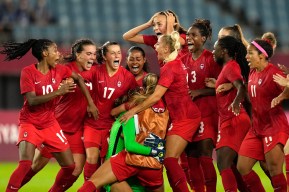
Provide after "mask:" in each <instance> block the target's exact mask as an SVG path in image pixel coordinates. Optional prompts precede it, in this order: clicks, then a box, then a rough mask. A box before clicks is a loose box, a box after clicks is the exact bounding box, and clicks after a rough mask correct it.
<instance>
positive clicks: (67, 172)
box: [49, 164, 75, 192]
mask: <svg viewBox="0 0 289 192" xmlns="http://www.w3.org/2000/svg"><path fill="white" fill-rule="evenodd" d="M74 169H75V164H72V165H69V166H67V167H61V169H60V170H59V172H58V174H57V176H56V179H55V182H54V184H53V186H52V187H51V188H50V189H49V192H60V191H64V189H67V185H70V186H71V185H72V184H73V183H72V184H71V182H72V180H73V179H74V178H75V176H74V175H72V173H73V171H74ZM70 186H69V187H70Z"/></svg>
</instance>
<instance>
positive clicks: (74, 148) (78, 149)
mask: <svg viewBox="0 0 289 192" xmlns="http://www.w3.org/2000/svg"><path fill="white" fill-rule="evenodd" d="M63 133H64V136H65V137H66V139H67V141H68V143H69V145H70V149H71V152H72V153H73V154H76V153H78V154H85V149H84V145H83V140H82V137H83V131H77V132H76V133H73V134H71V133H65V132H63ZM38 149H39V151H40V153H41V155H42V156H43V157H46V158H52V154H51V152H50V151H49V150H48V149H47V147H45V145H42V146H40V147H38Z"/></svg>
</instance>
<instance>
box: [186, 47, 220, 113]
mask: <svg viewBox="0 0 289 192" xmlns="http://www.w3.org/2000/svg"><path fill="white" fill-rule="evenodd" d="M182 61H183V62H184V64H185V66H186V68H187V71H188V85H189V89H190V90H198V89H207V87H206V84H205V79H206V78H215V79H217V78H218V75H219V73H220V71H221V67H220V66H219V65H218V64H217V63H216V62H215V61H214V58H213V54H212V52H210V51H208V50H206V49H204V51H203V52H202V54H201V56H200V57H199V58H198V59H196V60H194V59H193V58H192V54H188V55H186V56H185V57H183V58H182ZM194 103H195V104H196V105H197V106H198V107H199V110H200V111H201V113H202V117H207V116H210V115H212V114H214V113H216V112H217V105H216V96H213V95H212V96H201V97H197V98H195V99H194Z"/></svg>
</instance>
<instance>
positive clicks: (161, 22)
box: [153, 14, 167, 37]
mask: <svg viewBox="0 0 289 192" xmlns="http://www.w3.org/2000/svg"><path fill="white" fill-rule="evenodd" d="M153 30H154V32H155V34H156V35H157V36H158V37H159V36H160V35H163V34H165V33H166V32H167V17H166V16H165V15H161V14H159V15H157V16H155V18H154V19H153Z"/></svg>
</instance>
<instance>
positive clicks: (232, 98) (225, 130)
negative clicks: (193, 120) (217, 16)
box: [213, 36, 250, 191]
mask: <svg viewBox="0 0 289 192" xmlns="http://www.w3.org/2000/svg"><path fill="white" fill-rule="evenodd" d="M213 55H214V59H215V61H216V62H217V63H218V64H220V65H222V71H221V73H220V74H219V76H218V79H217V81H216V87H218V86H219V85H220V84H224V83H232V84H233V85H234V87H235V88H234V89H230V90H229V91H226V92H220V93H217V95H216V96H217V106H218V113H219V134H218V139H217V146H216V152H217V165H218V169H219V171H220V174H221V177H222V182H223V186H224V189H225V191H237V182H236V179H235V176H234V173H233V170H232V168H231V166H232V164H233V161H234V159H235V158H236V157H237V155H238V152H239V148H240V146H241V143H242V141H243V139H244V137H245V135H246V133H247V131H248V129H249V128H250V117H249V116H248V114H247V113H246V111H245V109H244V107H243V104H242V102H243V100H244V98H247V97H246V93H247V92H246V88H245V85H244V79H243V76H242V74H246V73H247V72H242V69H241V67H240V66H243V65H244V63H245V62H246V61H244V60H245V55H246V48H245V46H244V45H243V44H242V43H241V42H240V41H238V40H237V39H235V38H234V37H231V36H226V37H222V38H221V39H219V40H218V41H216V43H215V45H214V51H213ZM248 111H249V109H248Z"/></svg>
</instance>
